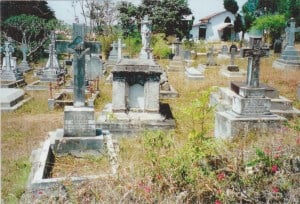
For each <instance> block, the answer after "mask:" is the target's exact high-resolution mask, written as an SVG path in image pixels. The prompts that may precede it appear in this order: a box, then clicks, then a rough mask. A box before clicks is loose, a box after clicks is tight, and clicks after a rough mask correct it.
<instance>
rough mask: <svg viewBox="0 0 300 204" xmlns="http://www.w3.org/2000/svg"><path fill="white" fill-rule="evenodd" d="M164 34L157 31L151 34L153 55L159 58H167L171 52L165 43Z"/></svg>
mask: <svg viewBox="0 0 300 204" xmlns="http://www.w3.org/2000/svg"><path fill="white" fill-rule="evenodd" d="M165 37H166V36H165V34H163V33H158V34H155V35H153V36H152V45H153V55H154V56H155V57H156V58H159V59H167V58H168V57H169V55H170V54H171V48H170V47H169V45H168V44H167V41H166V39H165Z"/></svg>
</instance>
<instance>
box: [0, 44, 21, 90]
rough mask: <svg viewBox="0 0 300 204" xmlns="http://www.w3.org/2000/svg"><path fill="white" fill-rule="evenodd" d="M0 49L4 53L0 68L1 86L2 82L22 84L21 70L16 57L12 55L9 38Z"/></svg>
mask: <svg viewBox="0 0 300 204" xmlns="http://www.w3.org/2000/svg"><path fill="white" fill-rule="evenodd" d="M1 51H3V52H4V55H5V56H4V58H3V60H2V63H3V64H2V67H1V70H0V76H1V81H2V83H1V86H2V85H4V84H11V83H13V84H15V85H17V84H18V85H24V84H25V80H24V76H23V74H22V73H21V72H19V69H18V67H17V62H16V61H17V60H16V57H13V56H12V53H14V51H15V48H14V47H13V45H12V40H11V38H9V39H8V41H5V43H4V48H1ZM6 88H8V87H6Z"/></svg>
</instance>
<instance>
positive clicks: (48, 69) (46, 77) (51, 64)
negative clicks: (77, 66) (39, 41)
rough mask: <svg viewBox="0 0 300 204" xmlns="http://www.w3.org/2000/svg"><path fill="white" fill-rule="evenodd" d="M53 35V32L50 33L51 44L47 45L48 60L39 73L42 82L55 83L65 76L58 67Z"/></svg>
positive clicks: (62, 70)
mask: <svg viewBox="0 0 300 204" xmlns="http://www.w3.org/2000/svg"><path fill="white" fill-rule="evenodd" d="M55 38H56V36H55V33H54V31H52V32H51V36H50V39H51V43H50V44H49V50H48V51H47V52H48V53H49V58H48V61H47V63H46V66H45V67H43V68H42V70H41V73H40V80H41V81H42V82H50V81H51V82H56V81H61V80H62V79H63V77H64V75H65V71H64V69H63V68H62V67H61V66H60V64H59V62H58V59H57V54H56V50H55V40H56V39H55Z"/></svg>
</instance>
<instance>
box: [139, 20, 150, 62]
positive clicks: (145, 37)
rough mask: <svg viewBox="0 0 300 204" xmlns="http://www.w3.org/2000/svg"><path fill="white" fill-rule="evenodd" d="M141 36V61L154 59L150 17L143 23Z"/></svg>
mask: <svg viewBox="0 0 300 204" xmlns="http://www.w3.org/2000/svg"><path fill="white" fill-rule="evenodd" d="M141 35H142V49H141V52H140V59H152V56H151V51H152V49H151V48H150V41H151V20H149V17H148V15H146V16H144V19H143V20H142V22H141Z"/></svg>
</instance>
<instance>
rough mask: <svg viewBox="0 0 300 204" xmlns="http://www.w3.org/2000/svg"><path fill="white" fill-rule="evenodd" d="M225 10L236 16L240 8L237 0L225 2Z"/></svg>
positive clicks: (226, 0) (225, 0)
mask: <svg viewBox="0 0 300 204" xmlns="http://www.w3.org/2000/svg"><path fill="white" fill-rule="evenodd" d="M223 4H224V8H225V9H226V10H227V11H230V12H231V13H233V14H236V13H237V12H238V10H239V6H238V4H237V2H236V1H235V0H224V2H223Z"/></svg>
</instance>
